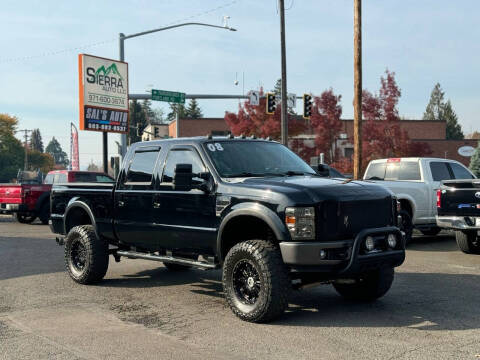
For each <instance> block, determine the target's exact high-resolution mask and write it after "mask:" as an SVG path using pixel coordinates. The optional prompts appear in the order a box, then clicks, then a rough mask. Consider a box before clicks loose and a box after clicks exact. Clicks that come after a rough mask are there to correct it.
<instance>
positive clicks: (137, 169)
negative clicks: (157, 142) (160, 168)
mask: <svg viewBox="0 0 480 360" xmlns="http://www.w3.org/2000/svg"><path fill="white" fill-rule="evenodd" d="M157 157H158V149H156V150H154V151H136V152H135V155H134V156H133V159H132V161H131V163H130V166H129V168H128V171H127V176H126V179H125V184H136V185H150V184H151V182H152V176H153V170H154V169H155V164H156V162H157Z"/></svg>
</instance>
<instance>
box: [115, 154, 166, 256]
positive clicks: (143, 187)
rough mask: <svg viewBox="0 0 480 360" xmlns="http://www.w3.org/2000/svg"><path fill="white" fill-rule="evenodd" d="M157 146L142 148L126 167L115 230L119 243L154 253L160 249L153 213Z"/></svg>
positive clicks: (118, 195)
mask: <svg viewBox="0 0 480 360" xmlns="http://www.w3.org/2000/svg"><path fill="white" fill-rule="evenodd" d="M159 152H160V147H158V146H144V147H139V148H137V149H136V150H135V152H134V153H133V154H132V156H131V158H130V159H128V160H127V161H128V162H127V163H126V164H125V168H124V171H123V172H122V174H121V175H120V178H119V181H118V185H117V188H116V189H115V193H114V208H115V215H114V227H115V232H116V234H117V237H118V239H119V240H120V241H121V242H122V243H124V244H128V245H130V246H136V247H139V248H142V249H147V250H151V251H155V250H156V248H157V245H158V241H157V234H156V232H155V230H156V229H155V225H154V224H153V219H152V215H153V214H152V210H153V203H154V195H155V176H154V174H155V169H156V165H157V160H158V156H159Z"/></svg>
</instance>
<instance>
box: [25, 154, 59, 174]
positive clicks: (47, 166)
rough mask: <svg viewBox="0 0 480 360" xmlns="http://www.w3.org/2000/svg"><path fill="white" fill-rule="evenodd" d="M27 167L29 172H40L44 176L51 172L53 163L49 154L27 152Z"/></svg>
mask: <svg viewBox="0 0 480 360" xmlns="http://www.w3.org/2000/svg"><path fill="white" fill-rule="evenodd" d="M28 167H29V170H37V169H38V170H40V171H41V172H42V173H44V174H46V173H48V172H49V171H51V170H53V169H54V167H55V161H54V159H53V156H52V155H51V154H46V153H41V152H40V151H37V150H29V151H28Z"/></svg>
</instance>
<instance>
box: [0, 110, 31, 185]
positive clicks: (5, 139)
mask: <svg viewBox="0 0 480 360" xmlns="http://www.w3.org/2000/svg"><path fill="white" fill-rule="evenodd" d="M17 125H18V119H17V118H16V117H15V116H10V115H8V114H0V182H9V181H11V180H12V179H14V178H15V177H16V175H17V172H18V170H19V169H23V162H24V158H25V149H24V147H23V146H22V143H21V142H20V140H18V139H17V138H16V137H15V131H16V130H17Z"/></svg>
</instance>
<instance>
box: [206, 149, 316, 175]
mask: <svg viewBox="0 0 480 360" xmlns="http://www.w3.org/2000/svg"><path fill="white" fill-rule="evenodd" d="M204 148H205V151H206V152H207V153H208V155H209V156H210V159H211V160H212V162H213V164H214V165H215V168H216V169H217V171H218V173H219V174H220V176H222V177H249V176H287V175H305V174H312V175H314V174H315V171H314V170H313V169H312V168H311V167H310V166H308V165H307V164H306V163H305V162H304V161H303V160H302V159H301V158H299V157H298V156H297V155H295V154H294V153H293V152H292V151H290V150H289V149H288V148H286V147H285V146H283V145H280V144H278V143H273V142H265V141H212V142H208V143H205V144H204Z"/></svg>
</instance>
